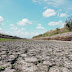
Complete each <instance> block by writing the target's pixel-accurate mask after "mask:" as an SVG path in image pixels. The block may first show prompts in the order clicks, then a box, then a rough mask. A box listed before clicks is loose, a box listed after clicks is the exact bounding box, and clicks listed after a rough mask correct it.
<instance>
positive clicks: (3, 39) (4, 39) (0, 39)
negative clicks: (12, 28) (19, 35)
mask: <svg viewBox="0 0 72 72" xmlns="http://www.w3.org/2000/svg"><path fill="white" fill-rule="evenodd" d="M15 40H17V39H7V38H0V41H15Z"/></svg>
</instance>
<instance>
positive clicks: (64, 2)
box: [33, 0, 72, 10]
mask: <svg viewBox="0 0 72 72" xmlns="http://www.w3.org/2000/svg"><path fill="white" fill-rule="evenodd" d="M33 2H37V3H39V4H44V5H45V6H47V7H50V6H51V7H55V8H62V9H65V10H67V9H68V10H69V9H70V10H72V3H71V1H70V0H33Z"/></svg>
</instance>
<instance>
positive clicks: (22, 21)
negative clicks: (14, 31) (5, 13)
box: [17, 19, 32, 26]
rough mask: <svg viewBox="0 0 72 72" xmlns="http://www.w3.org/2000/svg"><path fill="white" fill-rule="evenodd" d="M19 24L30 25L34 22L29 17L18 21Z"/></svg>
mask: <svg viewBox="0 0 72 72" xmlns="http://www.w3.org/2000/svg"><path fill="white" fill-rule="evenodd" d="M17 24H18V25H22V26H23V25H28V24H32V22H31V21H29V20H28V19H22V20H21V21H19V22H18V23H17Z"/></svg>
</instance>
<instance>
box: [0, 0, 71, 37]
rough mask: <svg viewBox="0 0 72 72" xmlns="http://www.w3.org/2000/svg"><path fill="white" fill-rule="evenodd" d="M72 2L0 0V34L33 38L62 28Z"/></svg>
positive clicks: (56, 0) (69, 14)
mask: <svg viewBox="0 0 72 72" xmlns="http://www.w3.org/2000/svg"><path fill="white" fill-rule="evenodd" d="M69 16H72V0H0V33H3V34H8V35H13V36H18V37H21V38H32V37H33V36H36V35H39V34H43V33H45V32H47V31H50V30H54V29H56V28H62V27H63V26H64V24H65V21H66V19H67V18H68V17H69Z"/></svg>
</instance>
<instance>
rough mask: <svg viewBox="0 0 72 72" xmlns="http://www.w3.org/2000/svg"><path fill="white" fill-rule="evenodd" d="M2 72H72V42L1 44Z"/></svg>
mask: <svg viewBox="0 0 72 72" xmlns="http://www.w3.org/2000/svg"><path fill="white" fill-rule="evenodd" d="M0 72H72V41H70V42H68V41H23V40H22V41H20V40H19V41H7V42H0Z"/></svg>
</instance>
